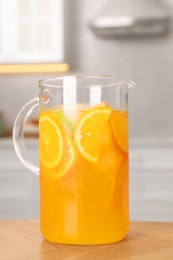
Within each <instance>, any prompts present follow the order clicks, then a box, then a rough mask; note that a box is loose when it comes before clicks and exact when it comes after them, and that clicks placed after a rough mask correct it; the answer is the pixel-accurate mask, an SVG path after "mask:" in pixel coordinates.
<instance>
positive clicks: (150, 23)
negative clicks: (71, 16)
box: [91, 0, 170, 37]
mask: <svg viewBox="0 0 173 260" xmlns="http://www.w3.org/2000/svg"><path fill="white" fill-rule="evenodd" d="M167 9H168V8H167V6H166V4H165V2H162V1H161V0H112V1H111V2H109V4H108V5H107V6H106V7H105V8H104V9H103V10H102V11H101V12H100V14H99V15H98V16H97V17H96V18H95V19H94V20H93V21H92V22H91V28H92V29H93V31H94V32H95V34H96V35H100V36H114V37H122V36H123V37H124V36H153V35H161V34H164V33H166V32H168V30H169V22H170V15H169V12H168V10H167Z"/></svg>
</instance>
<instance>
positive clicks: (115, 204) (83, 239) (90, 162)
mask: <svg viewBox="0 0 173 260" xmlns="http://www.w3.org/2000/svg"><path fill="white" fill-rule="evenodd" d="M134 86H136V85H135V83H134V82H132V81H128V80H124V79H118V78H115V77H113V76H93V75H81V76H80V75H79V76H62V77H56V78H48V79H45V80H41V81H40V82H39V97H36V98H34V99H33V100H31V101H29V102H28V103H27V104H26V105H25V106H24V107H23V108H22V109H21V111H20V112H19V114H18V116H17V118H16V120H15V123H14V129H13V142H14V147H15V151H16V153H17V155H18V157H19V159H20V160H21V162H22V163H23V164H24V165H25V166H26V167H27V168H28V169H29V170H31V171H32V172H33V173H35V174H40V228H41V232H42V234H43V236H44V238H45V239H47V240H48V241H51V242H55V243H63V244H107V243H114V242H117V241H120V240H122V239H123V238H125V237H126V235H127V233H128V229H129V195H128V194H129V191H128V90H129V88H131V87H134ZM36 106H39V158H40V169H39V168H38V167H37V166H35V165H34V164H32V162H31V161H30V158H29V156H28V153H27V150H26V148H25V144H24V138H23V129H24V123H25V121H26V120H27V117H28V115H30V114H31V113H32V111H33V109H34V108H35V107H36Z"/></svg>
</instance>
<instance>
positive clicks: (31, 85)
mask: <svg viewBox="0 0 173 260" xmlns="http://www.w3.org/2000/svg"><path fill="white" fill-rule="evenodd" d="M67 2H68V3H67V4H69V8H67V15H68V34H67V37H66V38H67V39H66V40H67V49H68V51H67V57H68V58H69V61H70V64H71V67H72V69H73V71H76V72H78V73H93V74H97V73H99V74H100V73H101V74H114V75H117V76H121V77H125V78H129V79H133V80H134V81H136V82H137V84H138V85H139V88H138V89H135V90H132V91H131V93H130V99H129V108H130V133H131V135H135V136H144V135H147V136H148V135H155V136H160V135H164V136H165V135H172V134H173V120H172V111H173V102H172V100H173V87H172V86H173V26H172V27H171V32H170V34H169V35H167V36H164V37H156V38H155V37H153V38H138V39H116V38H112V39H110V38H109V39H108V38H101V37H96V36H95V35H94V34H93V32H92V31H91V29H90V28H89V23H90V21H91V20H92V19H93V18H94V17H95V15H96V14H97V13H98V11H99V10H100V9H101V8H103V6H104V5H105V4H106V3H107V2H108V0H95V1H93V0H87V1H86V0H73V1H70V0H68V1H67ZM167 2H168V3H169V5H170V8H169V10H170V12H171V13H172V15H173V2H172V1H171V0H169V1H168V0H167ZM120 4H121V1H120ZM172 25H173V22H172ZM45 76H46V75H22V76H20V75H16V76H13V75H11V76H1V77H0V110H3V113H4V115H5V121H6V124H7V126H12V124H13V121H14V118H15V116H16V113H17V111H18V110H19V108H20V107H21V106H22V105H23V104H24V103H25V102H26V101H27V100H29V99H30V98H31V97H32V96H34V95H36V93H37V81H38V80H39V79H41V78H44V77H45Z"/></svg>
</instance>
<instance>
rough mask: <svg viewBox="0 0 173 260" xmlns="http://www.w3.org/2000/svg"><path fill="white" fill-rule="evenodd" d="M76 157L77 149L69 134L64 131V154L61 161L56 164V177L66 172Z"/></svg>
mask: <svg viewBox="0 0 173 260" xmlns="http://www.w3.org/2000/svg"><path fill="white" fill-rule="evenodd" d="M76 158H77V149H76V147H75V145H74V143H73V140H72V138H71V136H69V135H68V134H67V133H66V141H65V147H64V155H63V159H62V161H61V163H60V164H59V166H58V174H57V177H58V178H60V177H62V176H64V175H65V174H67V172H68V171H69V170H70V169H71V167H72V165H73V164H74V161H75V160H76Z"/></svg>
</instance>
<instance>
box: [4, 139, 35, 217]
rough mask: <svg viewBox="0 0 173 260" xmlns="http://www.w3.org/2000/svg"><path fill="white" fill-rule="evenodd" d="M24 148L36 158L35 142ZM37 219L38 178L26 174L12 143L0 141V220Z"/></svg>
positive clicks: (29, 141) (28, 173) (9, 140)
mask: <svg viewBox="0 0 173 260" xmlns="http://www.w3.org/2000/svg"><path fill="white" fill-rule="evenodd" d="M26 145H27V146H28V148H29V151H30V153H31V154H32V156H33V157H34V158H36V157H37V155H36V153H37V149H38V148H37V146H38V145H37V141H36V140H27V141H26ZM38 215H39V177H38V176H36V175H34V174H32V173H31V172H29V170H27V169H26V168H25V167H24V166H23V165H22V164H21V162H20V161H19V159H18V158H17V155H16V154H15V151H14V147H13V143H12V140H11V139H9V138H5V139H3V138H1V139H0V218H2V219H4V218H5V219H9V218H20V219H21V218H22V219H23V218H35V217H38Z"/></svg>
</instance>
